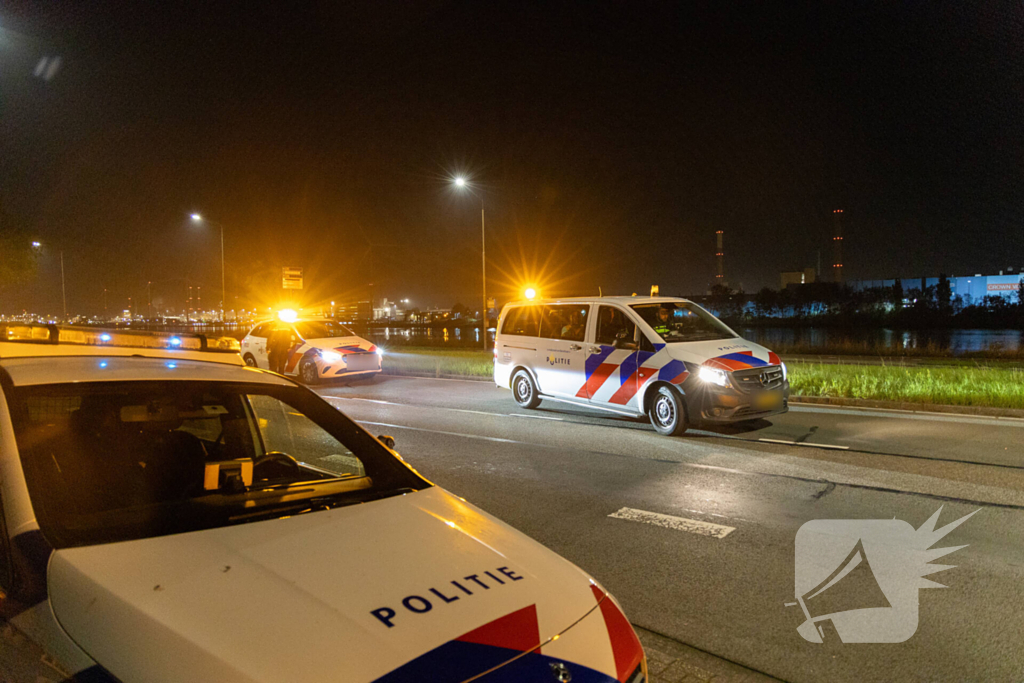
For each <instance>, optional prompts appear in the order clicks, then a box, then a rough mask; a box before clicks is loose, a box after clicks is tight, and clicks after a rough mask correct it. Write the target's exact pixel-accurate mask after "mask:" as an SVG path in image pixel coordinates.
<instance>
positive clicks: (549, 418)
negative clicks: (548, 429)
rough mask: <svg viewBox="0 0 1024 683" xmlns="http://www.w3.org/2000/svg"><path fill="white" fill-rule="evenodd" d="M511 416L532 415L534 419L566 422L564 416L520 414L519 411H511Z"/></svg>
mask: <svg viewBox="0 0 1024 683" xmlns="http://www.w3.org/2000/svg"><path fill="white" fill-rule="evenodd" d="M508 416H509V417H532V418H533V419H534V420H555V421H556V422H565V418H563V417H549V416H547V415H520V414H519V413H509V414H508Z"/></svg>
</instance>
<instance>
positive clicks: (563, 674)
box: [551, 662, 572, 683]
mask: <svg viewBox="0 0 1024 683" xmlns="http://www.w3.org/2000/svg"><path fill="white" fill-rule="evenodd" d="M551 675H552V676H554V677H555V680H556V681H558V683H569V681H571V680H572V672H571V671H569V667H567V666H566V665H565V664H562V663H561V662H555V663H554V664H552V665H551Z"/></svg>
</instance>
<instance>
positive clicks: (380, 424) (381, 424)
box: [357, 420, 532, 445]
mask: <svg viewBox="0 0 1024 683" xmlns="http://www.w3.org/2000/svg"><path fill="white" fill-rule="evenodd" d="M357 422H358V423H359V424H361V425H374V426H376V427H393V428H395V429H409V430H412V431H414V432H430V433H431V434H445V435H447V436H461V437H463V438H465V439H480V440H481V441H497V442H499V443H521V444H527V442H526V441H515V440H513V439H500V438H498V437H496V436H480V435H479V434H462V433H460V432H445V431H442V430H440V429H424V428H423V427H410V426H408V425H396V424H391V423H388V422H366V421H365V420H357ZM527 445H532V444H527Z"/></svg>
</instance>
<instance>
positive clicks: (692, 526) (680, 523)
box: [608, 508, 736, 538]
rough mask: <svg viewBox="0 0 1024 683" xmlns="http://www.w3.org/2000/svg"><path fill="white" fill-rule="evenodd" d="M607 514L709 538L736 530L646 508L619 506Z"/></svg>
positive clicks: (721, 536) (725, 534) (722, 535)
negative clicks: (649, 510)
mask: <svg viewBox="0 0 1024 683" xmlns="http://www.w3.org/2000/svg"><path fill="white" fill-rule="evenodd" d="M608 516H609V517H612V518H613V519H624V520H627V521H629V522H642V523H644V524H653V525H654V526H661V527H665V528H666V529H674V530H675V531H688V532H690V533H691V534H697V535H698V536H710V537H711V538H725V537H726V536H728V535H729V534H731V533H732V532H733V531H736V527H732V526H723V525H721V524H712V523H711V522H702V521H700V520H699V519H687V518H685V517H673V516H672V515H663V514H661V513H658V512H648V511H647V510H637V509H636V508H621V509H620V510H616V511H615V512H613V513H612V514H610V515H608Z"/></svg>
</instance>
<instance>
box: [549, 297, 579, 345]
mask: <svg viewBox="0 0 1024 683" xmlns="http://www.w3.org/2000/svg"><path fill="white" fill-rule="evenodd" d="M588 310H590V306H587V305H583V304H558V305H555V306H544V307H543V308H542V309H541V311H542V313H541V323H540V336H541V337H546V338H548V339H562V340H565V341H577V342H579V341H583V336H584V334H586V331H587V311H588Z"/></svg>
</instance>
